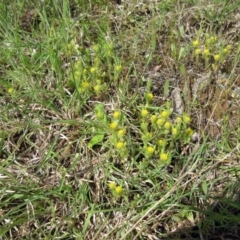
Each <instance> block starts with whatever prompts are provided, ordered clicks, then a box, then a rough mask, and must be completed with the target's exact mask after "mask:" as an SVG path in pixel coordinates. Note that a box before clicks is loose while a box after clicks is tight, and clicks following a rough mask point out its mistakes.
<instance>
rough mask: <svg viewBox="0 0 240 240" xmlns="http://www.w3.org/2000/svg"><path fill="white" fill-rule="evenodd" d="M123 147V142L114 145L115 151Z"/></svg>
mask: <svg viewBox="0 0 240 240" xmlns="http://www.w3.org/2000/svg"><path fill="white" fill-rule="evenodd" d="M123 147H124V143H123V142H117V143H116V148H117V149H122V148H123Z"/></svg>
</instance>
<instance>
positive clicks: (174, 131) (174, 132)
mask: <svg viewBox="0 0 240 240" xmlns="http://www.w3.org/2000/svg"><path fill="white" fill-rule="evenodd" d="M177 134H178V129H177V128H175V127H173V128H172V135H177Z"/></svg>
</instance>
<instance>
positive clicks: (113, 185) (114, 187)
mask: <svg viewBox="0 0 240 240" xmlns="http://www.w3.org/2000/svg"><path fill="white" fill-rule="evenodd" d="M108 187H109V188H110V189H111V190H115V189H116V183H115V182H110V183H109V184H108Z"/></svg>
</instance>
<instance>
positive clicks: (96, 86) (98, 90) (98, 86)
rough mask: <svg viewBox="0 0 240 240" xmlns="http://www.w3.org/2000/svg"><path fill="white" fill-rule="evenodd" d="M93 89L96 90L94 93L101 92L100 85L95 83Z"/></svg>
mask: <svg viewBox="0 0 240 240" xmlns="http://www.w3.org/2000/svg"><path fill="white" fill-rule="evenodd" d="M93 90H94V91H95V92H96V93H100V92H101V85H95V86H94V87H93Z"/></svg>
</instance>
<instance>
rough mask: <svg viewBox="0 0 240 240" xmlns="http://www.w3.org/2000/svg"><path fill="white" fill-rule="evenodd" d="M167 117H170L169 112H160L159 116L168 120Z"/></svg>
mask: <svg viewBox="0 0 240 240" xmlns="http://www.w3.org/2000/svg"><path fill="white" fill-rule="evenodd" d="M169 115H170V112H169V111H166V110H164V111H162V112H161V116H162V117H163V118H168V117H169Z"/></svg>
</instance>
